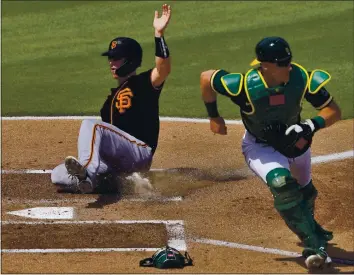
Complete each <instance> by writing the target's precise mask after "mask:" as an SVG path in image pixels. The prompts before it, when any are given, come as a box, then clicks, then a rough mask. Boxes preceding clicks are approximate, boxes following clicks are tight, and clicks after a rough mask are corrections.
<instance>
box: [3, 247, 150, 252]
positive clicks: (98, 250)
mask: <svg viewBox="0 0 354 275" xmlns="http://www.w3.org/2000/svg"><path fill="white" fill-rule="evenodd" d="M156 249H157V248H48V249H38V248H35V249H1V252H2V253H77V252H81V253H82V252H89V253H95V252H132V251H133V252H140V251H151V252H155V251H156Z"/></svg>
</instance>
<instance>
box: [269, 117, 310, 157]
mask: <svg viewBox="0 0 354 275" xmlns="http://www.w3.org/2000/svg"><path fill="white" fill-rule="evenodd" d="M263 137H264V139H265V140H266V142H267V143H268V144H269V145H270V146H272V147H273V148H274V149H276V150H277V151H279V152H280V153H281V154H283V155H284V156H286V157H288V158H295V157H298V156H300V155H302V154H303V153H304V152H306V150H307V149H308V148H309V147H310V146H311V143H312V137H313V131H312V129H311V127H310V126H309V125H307V124H306V123H299V124H294V125H291V126H290V127H288V125H286V124H281V123H275V124H270V125H268V126H266V127H265V128H264V129H263Z"/></svg>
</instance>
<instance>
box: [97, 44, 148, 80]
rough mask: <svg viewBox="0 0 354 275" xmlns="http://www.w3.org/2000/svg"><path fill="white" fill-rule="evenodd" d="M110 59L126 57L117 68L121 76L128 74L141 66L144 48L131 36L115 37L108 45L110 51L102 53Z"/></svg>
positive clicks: (117, 72)
mask: <svg viewBox="0 0 354 275" xmlns="http://www.w3.org/2000/svg"><path fill="white" fill-rule="evenodd" d="M102 56H108V58H109V59H113V60H118V59H124V63H123V65H122V66H120V67H119V68H118V69H117V70H116V74H117V75H118V76H120V77H124V76H127V75H128V74H130V73H132V72H133V71H135V70H136V69H137V68H139V67H140V66H141V62H142V58H143V50H142V48H141V46H140V44H139V43H138V42H137V41H136V40H134V39H132V38H129V37H117V38H114V39H113V40H112V41H111V42H110V43H109V46H108V51H106V52H104V53H102Z"/></svg>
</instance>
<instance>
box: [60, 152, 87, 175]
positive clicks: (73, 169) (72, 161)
mask: <svg viewBox="0 0 354 275" xmlns="http://www.w3.org/2000/svg"><path fill="white" fill-rule="evenodd" d="M65 167H66V170H68V173H69V174H70V175H71V176H73V177H77V178H78V179H79V181H82V180H85V179H86V177H87V174H86V169H85V168H84V167H83V166H82V165H81V164H80V162H79V161H78V160H77V159H76V158H75V157H72V156H68V157H66V158H65Z"/></svg>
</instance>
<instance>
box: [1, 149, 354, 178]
mask: <svg viewBox="0 0 354 275" xmlns="http://www.w3.org/2000/svg"><path fill="white" fill-rule="evenodd" d="M353 157H354V150H349V151H345V152H341V153H333V154H328V155H322V156H316V157H312V158H311V163H312V164H317V163H326V162H330V161H336V160H344V159H348V158H353ZM150 171H152V172H167V173H175V172H176V171H175V170H174V169H169V168H167V169H163V168H157V169H151V170H150ZM50 173H52V170H46V169H39V170H38V169H37V170H36V169H23V170H2V171H1V174H50Z"/></svg>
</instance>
